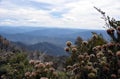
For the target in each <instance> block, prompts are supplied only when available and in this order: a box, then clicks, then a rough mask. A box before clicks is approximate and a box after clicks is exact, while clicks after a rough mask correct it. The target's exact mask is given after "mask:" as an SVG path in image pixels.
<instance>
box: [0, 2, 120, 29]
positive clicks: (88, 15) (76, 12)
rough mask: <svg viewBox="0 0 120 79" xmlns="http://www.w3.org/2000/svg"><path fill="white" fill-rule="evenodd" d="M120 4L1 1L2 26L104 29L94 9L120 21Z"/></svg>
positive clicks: (0, 23)
mask: <svg viewBox="0 0 120 79" xmlns="http://www.w3.org/2000/svg"><path fill="white" fill-rule="evenodd" d="M119 4H120V1H119V0H109V1H107V0H1V1H0V25H1V26H2V25H10V26H44V27H60V28H84V29H103V26H104V21H103V20H102V19H100V17H101V15H100V14H99V13H98V12H97V11H95V9H94V8H93V6H96V7H98V8H101V9H102V10H103V11H105V12H106V14H108V15H110V16H113V17H115V18H117V19H120V17H119V14H120V8H119Z"/></svg>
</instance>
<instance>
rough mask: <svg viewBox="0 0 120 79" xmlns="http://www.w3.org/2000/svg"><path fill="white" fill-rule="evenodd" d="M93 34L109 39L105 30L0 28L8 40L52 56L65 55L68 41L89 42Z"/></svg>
mask: <svg viewBox="0 0 120 79" xmlns="http://www.w3.org/2000/svg"><path fill="white" fill-rule="evenodd" d="M91 32H96V33H98V34H102V35H103V37H104V38H105V39H106V40H108V39H109V37H108V35H107V34H106V31H105V30H88V29H67V28H44V27H8V26H0V34H1V35H2V36H4V37H6V38H7V39H8V40H10V41H13V42H15V43H16V44H18V45H19V46H21V47H24V46H25V48H26V49H28V50H41V51H44V52H46V53H48V54H51V55H64V54H65V52H64V47H65V44H66V41H68V40H69V41H72V42H73V43H74V41H75V40H76V38H77V37H78V36H80V37H82V38H83V39H84V40H87V39H89V38H90V37H91V35H92V33H91Z"/></svg>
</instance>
